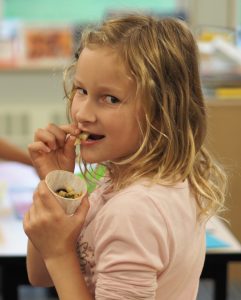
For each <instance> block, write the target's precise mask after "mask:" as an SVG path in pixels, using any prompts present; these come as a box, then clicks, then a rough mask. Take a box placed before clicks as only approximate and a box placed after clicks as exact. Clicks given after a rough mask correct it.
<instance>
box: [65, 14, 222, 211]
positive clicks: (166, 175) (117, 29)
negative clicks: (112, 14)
mask: <svg viewBox="0 0 241 300" xmlns="http://www.w3.org/2000/svg"><path fill="white" fill-rule="evenodd" d="M85 47H88V48H94V47H95V48H98V47H111V48H112V49H114V50H116V51H117V53H118V54H119V55H120V57H121V59H122V61H123V64H125V66H126V67H127V68H128V70H129V71H130V73H131V76H132V77H133V79H134V80H135V82H136V85H137V91H136V94H138V95H141V97H137V98H136V101H137V102H138V101H139V102H141V103H139V104H141V107H142V108H143V111H144V121H142V122H140V124H139V125H140V130H141V132H142V134H143V139H142V144H141V146H140V148H139V149H138V151H137V152H136V153H135V154H134V155H132V156H130V157H128V158H126V159H125V160H123V161H120V162H118V163H114V162H107V163H105V166H106V168H107V170H108V176H109V178H110V182H111V184H112V188H113V189H114V190H119V189H121V188H123V187H125V186H127V185H129V184H131V183H132V182H134V181H136V180H137V179H139V178H142V177H148V178H150V179H151V181H153V182H155V183H160V184H166V185H173V184H175V183H177V182H180V181H183V180H185V179H188V181H189V184H190V186H191V189H192V192H193V194H194V196H195V199H196V201H197V203H198V206H199V208H200V211H201V213H202V214H208V215H212V214H215V213H217V212H219V211H221V210H223V208H224V199H225V186H226V176H225V173H224V171H223V170H222V167H221V166H219V165H218V164H217V162H215V161H214V159H213V158H212V157H211V156H210V154H209V153H208V151H207V149H205V146H204V140H205V136H206V131H207V116H206V107H205V101H204V97H203V94H202V90H201V83H200V76H199V56H198V48H197V45H196V42H195V39H194V37H193V35H192V33H191V31H190V30H189V29H188V26H187V25H186V24H185V23H184V22H183V21H181V20H178V19H173V18H161V19H157V18H154V17H151V16H144V15H133V14H132V15H125V16H121V17H118V18H115V19H110V20H106V21H105V22H104V23H103V24H101V25H100V26H96V27H95V28H88V29H86V30H84V32H83V33H82V37H81V41H80V47H79V49H78V51H77V55H76V61H77V59H78V57H79V55H80V53H81V51H82V49H83V48H85ZM75 64H76V62H75V63H74V64H73V65H72V67H73V70H74V68H75ZM72 67H71V68H72ZM71 68H70V69H71ZM67 74H69V73H67ZM74 94H75V90H74V86H72V87H71V90H70V92H66V95H67V97H68V99H69V101H68V103H69V106H68V110H69V109H70V107H71V103H72V99H73V97H74ZM120 164H122V165H125V166H126V167H125V168H121V172H119V171H118V170H119V169H120V168H119V165H120Z"/></svg>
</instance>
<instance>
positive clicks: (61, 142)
mask: <svg viewBox="0 0 241 300" xmlns="http://www.w3.org/2000/svg"><path fill="white" fill-rule="evenodd" d="M79 134H80V130H79V129H78V128H77V127H76V125H74V124H68V125H62V126H57V125H55V124H49V125H48V126H47V127H46V128H45V129H38V130H37V131H36V133H35V135H34V142H33V143H32V144H30V145H29V146H28V150H29V154H30V157H31V160H32V163H33V166H34V167H35V169H36V171H37V172H38V175H39V177H40V178H41V179H44V178H45V176H46V175H47V174H48V173H49V172H50V171H52V170H66V171H70V172H73V171H74V166H75V158H76V153H75V145H74V143H75V140H76V136H78V135H79Z"/></svg>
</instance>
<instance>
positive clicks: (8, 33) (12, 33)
mask: <svg viewBox="0 0 241 300" xmlns="http://www.w3.org/2000/svg"><path fill="white" fill-rule="evenodd" d="M20 36H21V22H19V21H17V20H2V21H1V20H0V67H8V66H13V65H15V64H16V63H17V61H18V56H19V54H20V52H21V51H20V47H21V42H20Z"/></svg>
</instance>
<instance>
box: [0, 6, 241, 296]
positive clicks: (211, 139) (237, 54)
mask: <svg viewBox="0 0 241 300" xmlns="http://www.w3.org/2000/svg"><path fill="white" fill-rule="evenodd" d="M131 11H139V12H142V11H144V12H147V13H150V14H153V15H155V16H174V17H179V18H181V19H184V20H186V21H187V23H188V24H189V26H190V27H191V29H192V31H193V33H194V35H195V37H196V39H197V41H198V47H199V50H200V75H201V79H202V86H203V91H204V95H205V99H206V101H207V104H208V113H209V126H208V137H207V140H206V143H207V145H208V147H209V148H210V150H211V151H212V152H213V153H214V154H215V155H216V157H217V158H218V159H219V160H220V161H221V162H222V163H223V164H224V165H225V167H226V169H227V170H228V173H229V177H230V183H229V194H228V199H227V207H228V212H227V213H226V215H225V217H227V218H228V219H229V221H230V224H231V226H232V231H233V233H234V234H235V236H236V237H237V238H238V239H239V240H240V241H241V217H240V214H241V184H240V183H241V0H122V1H120V0H115V1H114V0H88V1H80V0H62V1H59V0H41V1H40V0H39V1H38V0H0V137H2V138H5V139H7V140H8V141H10V142H12V143H14V144H15V145H17V146H18V147H20V148H22V149H26V147H27V145H28V144H29V143H30V142H32V140H33V133H34V132H35V130H36V129H37V128H39V127H42V126H46V124H47V123H49V122H54V123H57V124H62V123H65V122H66V121H67V119H66V112H65V99H64V90H63V71H64V69H65V68H66V67H67V66H68V65H69V64H70V63H71V62H72V60H73V55H74V52H75V50H76V48H77V47H78V38H79V35H80V32H81V30H82V29H83V28H84V27H85V26H87V25H88V24H90V23H98V22H100V21H102V20H103V19H104V18H106V17H108V16H111V15H115V14H116V15H118V14H119V13H121V12H131ZM229 276H230V278H231V280H232V281H233V282H234V283H235V284H237V285H238V287H239V288H240V286H241V265H240V263H235V264H234V265H231V266H230V268H229ZM240 290H241V288H240ZM240 293H241V292H240ZM240 295H241V294H240ZM238 297H239V296H238ZM240 297H241V296H240ZM200 299H201V298H200ZM204 299H205V300H208V299H209V298H208V296H204V297H203V298H202V300H204ZM210 299H211V298H210ZM230 299H231V298H230ZM232 299H234V298H232ZM235 299H236V298H235ZM237 299H241V298H237ZM12 300H13V299H12Z"/></svg>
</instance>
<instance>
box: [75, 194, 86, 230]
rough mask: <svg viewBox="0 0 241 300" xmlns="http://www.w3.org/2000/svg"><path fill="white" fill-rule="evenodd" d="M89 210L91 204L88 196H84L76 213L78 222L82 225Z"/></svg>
mask: <svg viewBox="0 0 241 300" xmlns="http://www.w3.org/2000/svg"><path fill="white" fill-rule="evenodd" d="M89 208H90V203H89V199H88V195H86V196H84V198H83V199H82V201H81V204H80V206H79V207H78V208H77V209H76V211H75V213H74V216H76V218H77V220H78V222H81V223H82V224H83V223H84V221H85V218H86V216H87V213H88V211H89Z"/></svg>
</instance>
